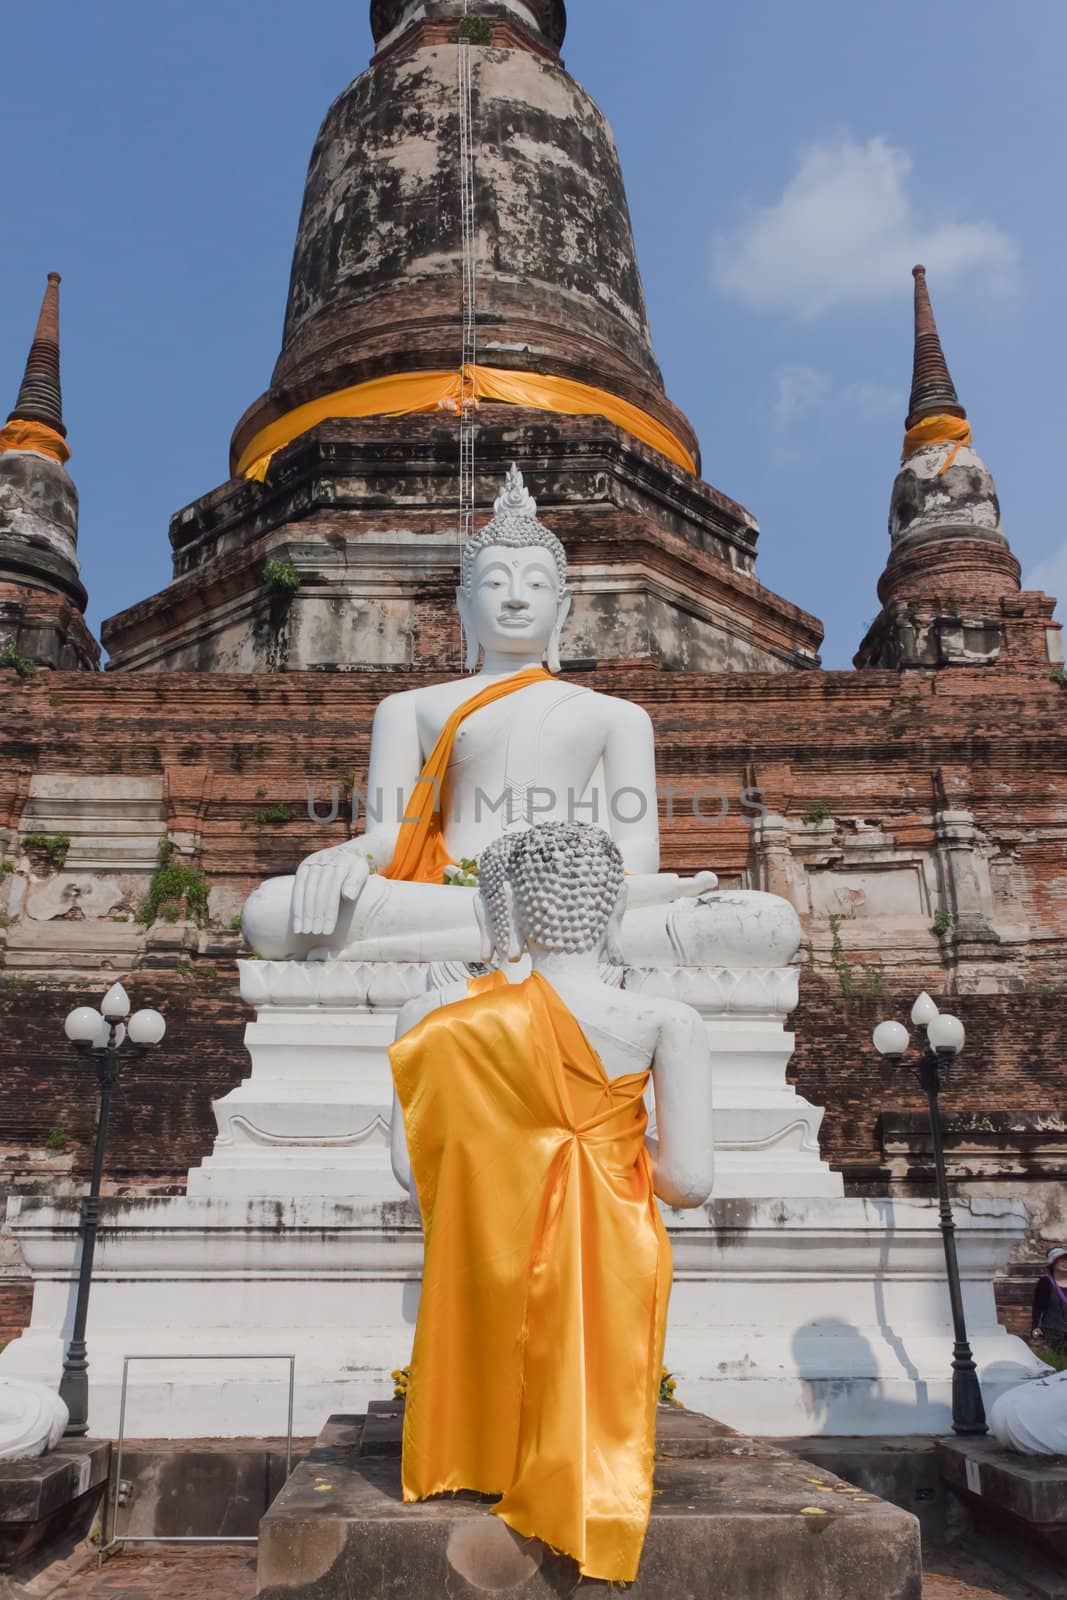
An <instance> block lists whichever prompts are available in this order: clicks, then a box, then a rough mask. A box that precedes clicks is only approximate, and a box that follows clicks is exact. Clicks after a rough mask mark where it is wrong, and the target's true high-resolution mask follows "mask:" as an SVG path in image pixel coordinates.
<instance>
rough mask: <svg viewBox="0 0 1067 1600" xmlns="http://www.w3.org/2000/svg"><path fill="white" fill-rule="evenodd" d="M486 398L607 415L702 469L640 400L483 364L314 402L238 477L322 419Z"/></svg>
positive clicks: (254, 452) (276, 429)
mask: <svg viewBox="0 0 1067 1600" xmlns="http://www.w3.org/2000/svg"><path fill="white" fill-rule="evenodd" d="M480 400H496V401H498V402H500V403H502V404H505V405H513V406H532V407H534V408H535V409H537V410H538V411H555V412H559V413H560V414H563V415H567V416H583V417H592V416H598V417H606V418H607V419H608V421H609V422H614V423H616V424H617V425H618V426H619V427H620V428H625V430H626V432H627V433H630V434H632V435H633V436H634V438H635V439H640V440H641V441H642V442H643V443H644V444H647V445H651V446H652V448H653V449H654V450H658V451H659V452H660V454H661V455H665V456H667V457H668V458H669V459H670V460H671V461H673V462H674V463H675V464H676V465H677V466H680V467H684V469H685V470H686V472H692V473H695V472H696V462H695V461H694V459H693V457H692V456H691V455H690V453H689V451H688V450H687V449H686V448H685V446H684V445H683V444H682V442H681V440H680V439H678V438H677V437H676V435H675V434H673V433H672V432H671V430H670V429H669V428H667V427H665V426H664V424H663V423H662V422H657V421H656V419H655V417H652V416H650V415H649V414H648V412H647V411H642V410H641V408H640V406H635V405H631V404H630V402H629V401H628V400H620V399H619V398H618V397H617V396H616V395H613V394H609V393H608V391H607V390H606V389H597V388H594V387H593V386H592V385H591V384H588V383H578V382H577V381H576V380H575V379H573V378H555V377H544V376H541V375H539V374H537V373H528V372H507V371H505V370H504V369H503V368H500V367H481V366H476V367H468V368H466V369H465V370H464V372H463V373H460V372H459V371H454V372H402V373H398V374H396V375H395V376H394V377H391V378H374V379H372V380H371V381H370V382H369V383H357V384H355V385H354V386H353V387H352V388H349V389H338V390H337V391H336V392H335V393H333V394H327V395H323V396H322V398H321V399H319V400H309V401H307V402H306V403H305V404H304V405H302V406H297V407H296V408H295V410H293V411H288V412H286V414H285V416H284V417H279V418H278V419H277V420H276V421H275V422H271V423H268V424H267V426H266V427H265V428H261V429H260V431H259V432H258V433H257V434H256V436H255V438H253V439H252V440H250V442H249V443H248V444H247V445H246V447H245V449H244V450H243V451H242V453H241V458H240V460H239V461H238V463H237V475H238V476H239V477H245V478H251V479H253V480H254V481H255V482H257V483H262V482H263V481H264V479H265V478H266V476H267V469H268V467H269V466H270V463H271V458H272V456H274V455H276V454H277V452H278V451H279V450H284V448H285V446H286V445H288V444H292V442H293V440H294V439H298V438H299V437H300V435H301V434H302V433H307V432H308V430H309V429H310V428H314V427H317V426H318V424H319V423H320V422H328V421H330V420H332V419H334V418H337V417H403V416H410V415H413V414H415V413H416V412H427V411H451V412H454V413H458V412H459V411H460V410H461V409H462V408H463V405H464V403H466V404H477V403H478V402H479V401H480Z"/></svg>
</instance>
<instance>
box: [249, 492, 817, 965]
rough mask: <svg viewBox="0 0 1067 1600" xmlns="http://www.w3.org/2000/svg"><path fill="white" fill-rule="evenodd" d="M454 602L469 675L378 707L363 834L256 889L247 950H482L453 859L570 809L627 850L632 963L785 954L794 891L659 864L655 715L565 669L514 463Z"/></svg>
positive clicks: (555, 574)
mask: <svg viewBox="0 0 1067 1600" xmlns="http://www.w3.org/2000/svg"><path fill="white" fill-rule="evenodd" d="M457 601H458V606H459V613H460V618H461V620H462V623H463V630H464V635H465V639H466V644H467V668H468V671H469V672H472V673H473V676H468V677H460V678H452V679H449V680H448V681H446V682H444V683H437V684H433V685H430V686H428V687H425V688H419V689H410V690H406V691H403V692H401V693H399V694H393V695H389V696H387V698H386V699H384V700H383V701H382V702H381V704H380V705H379V707H378V709H377V712H376V714H375V717H374V724H373V728H372V732H371V751H370V766H369V773H368V780H367V790H366V802H367V804H366V809H367V826H366V830H365V831H364V833H363V834H362V835H360V836H359V837H357V838H353V839H350V840H348V841H346V842H345V843H344V844H341V845H335V846H333V847H331V848H330V849H327V850H320V851H317V852H316V853H315V854H314V855H312V856H309V857H308V858H307V859H306V860H305V861H303V862H302V863H301V865H300V867H299V869H298V871H297V873H296V875H295V877H286V878H273V879H270V880H268V881H267V882H266V883H264V884H262V885H261V886H260V887H259V888H258V889H257V890H255V891H254V892H253V894H252V895H251V896H250V897H249V899H248V901H247V902H246V905H245V909H244V916H243V928H244V934H245V937H246V939H247V941H248V943H249V945H250V946H251V948H252V949H253V950H254V951H255V952H256V954H257V955H259V956H260V957H262V958H264V959H268V960H282V961H285V960H307V959H312V960H347V961H424V962H438V961H444V962H447V961H459V962H478V961H484V960H485V959H486V956H487V954H488V950H489V947H490V930H489V929H488V928H487V926H486V924H485V920H484V915H483V914H482V912H481V910H480V902H479V898H478V895H477V893H476V876H475V874H474V873H467V874H466V877H465V876H464V874H463V873H462V870H461V864H462V863H463V862H473V863H477V862H478V861H479V860H480V858H481V857H482V855H483V853H484V851H485V848H486V846H487V845H489V844H490V843H492V841H493V840H495V839H498V838H500V837H501V836H502V835H506V834H510V833H516V832H521V831H523V830H525V829H527V828H529V827H531V826H533V825H534V824H536V823H538V822H571V821H579V822H585V823H589V824H592V825H596V826H600V827H602V828H604V829H605V830H606V831H607V832H608V833H609V834H610V836H611V837H612V838H613V839H614V841H615V843H616V845H617V846H618V848H619V851H620V854H621V857H622V860H623V864H624V869H625V871H626V873H627V880H628V881H627V891H628V893H627V911H626V915H625V918H624V921H623V926H622V930H621V935H620V951H621V958H622V960H623V962H624V963H625V964H629V965H633V966H642V965H644V966H664V965H672V966H677V965H694V966H708V965H712V966H725V967H779V966H786V965H788V963H789V961H790V960H791V959H792V957H793V955H794V954H795V952H796V949H797V947H798V945H799V941H800V928H799V923H798V921H797V917H796V914H795V913H794V911H793V909H792V907H791V906H790V905H789V904H788V903H787V902H786V901H784V900H781V899H779V898H778V897H776V896H773V895H767V894H760V893H756V892H726V893H715V889H716V879H715V877H714V874H712V873H710V872H705V873H699V874H698V875H697V876H696V877H694V878H691V879H682V878H680V877H678V876H677V875H674V874H669V873H661V872H660V870H659V811H658V801H657V794H656V763H655V746H654V739H653V731H652V723H651V720H650V718H649V716H648V714H647V712H645V711H644V710H643V709H642V708H641V707H640V706H637V705H634V704H632V703H631V702H630V701H628V700H623V699H620V698H618V697H617V696H613V695H605V694H599V693H597V692H596V691H595V690H593V689H590V688H587V687H586V686H585V685H582V684H577V683H568V682H567V681H566V679H565V678H563V677H561V676H560V659H559V645H560V636H561V633H562V630H563V627H564V624H565V623H566V620H567V617H568V616H569V614H570V609H571V595H570V593H569V591H568V587H567V558H566V554H565V552H564V550H563V546H562V545H561V544H560V542H559V540H558V539H557V538H556V537H555V535H554V534H553V533H551V532H550V530H549V529H548V528H546V527H545V526H544V525H543V524H542V523H541V522H540V521H539V520H538V518H537V506H536V504H535V502H534V500H533V499H532V497H531V496H530V494H529V492H528V490H527V489H526V488H525V485H524V484H523V480H522V476H521V474H520V473H519V472H518V471H517V470H516V468H515V467H512V468H511V471H510V472H509V473H508V478H507V482H506V485H505V488H504V491H503V493H502V494H501V495H500V497H499V498H498V500H497V502H496V506H495V511H494V515H493V518H492V520H491V521H490V522H489V523H488V524H487V525H486V526H485V527H484V528H482V529H481V530H480V532H478V533H476V534H475V535H474V537H473V538H472V539H471V540H470V541H469V542H468V544H467V545H466V546H465V547H464V550H463V553H462V558H461V582H460V587H459V590H458V592H457Z"/></svg>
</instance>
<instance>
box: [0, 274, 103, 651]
mask: <svg viewBox="0 0 1067 1600" xmlns="http://www.w3.org/2000/svg"><path fill="white" fill-rule="evenodd" d="M59 283H60V279H59V273H58V272H50V273H49V274H48V286H47V288H46V289H45V294H44V301H43V303H42V306H41V313H40V316H39V317H38V319H37V329H36V332H35V333H34V337H33V343H32V345H31V346H30V353H29V357H28V359H27V362H26V370H25V372H24V374H23V378H22V383H21V385H20V387H19V394H18V399H17V400H16V402H15V408H14V410H13V411H12V412H11V413H10V415H9V417H8V419H7V423H6V425H5V426H4V427H3V428H2V429H0V649H3V648H7V649H9V650H10V651H11V652H12V655H13V658H14V659H16V660H18V661H20V662H24V663H28V664H30V665H32V666H36V667H53V668H56V667H58V668H63V669H66V670H69V669H72V668H73V669H82V670H86V671H91V670H93V669H94V668H95V667H96V666H97V665H98V663H99V660H100V647H99V645H98V644H97V643H96V640H95V639H94V638H93V636H92V634H91V633H90V632H89V629H88V628H87V627H86V624H85V618H84V611H85V605H86V598H87V597H86V593H85V589H84V588H83V586H82V582H81V578H80V576H79V571H80V568H79V565H78V491H77V490H76V489H75V487H74V484H73V482H72V481H71V478H70V474H69V473H68V472H67V469H66V463H67V461H68V460H69V458H70V449H69V447H68V446H67V443H66V439H67V430H66V427H65V425H64V422H63V394H62V390H61V387H60V381H59Z"/></svg>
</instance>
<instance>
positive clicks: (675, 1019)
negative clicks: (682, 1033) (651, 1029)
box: [615, 989, 703, 1028]
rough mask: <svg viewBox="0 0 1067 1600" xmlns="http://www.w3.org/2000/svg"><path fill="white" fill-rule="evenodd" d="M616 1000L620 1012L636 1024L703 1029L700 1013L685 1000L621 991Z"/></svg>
mask: <svg viewBox="0 0 1067 1600" xmlns="http://www.w3.org/2000/svg"><path fill="white" fill-rule="evenodd" d="M615 998H616V1000H617V1002H618V1005H619V1010H620V1012H621V1013H622V1014H624V1015H626V1016H631V1017H633V1019H634V1021H635V1022H640V1021H642V1020H643V1021H645V1022H655V1023H656V1024H657V1025H658V1026H660V1027H666V1026H672V1027H675V1028H678V1027H683V1026H684V1027H693V1026H696V1027H698V1028H699V1027H701V1026H702V1025H703V1024H702V1023H701V1018H700V1013H699V1011H697V1010H696V1009H695V1007H693V1006H691V1005H687V1003H686V1002H685V1001H684V1000H671V999H669V998H668V997H667V996H666V995H658V994H646V993H645V992H644V991H643V990H640V989H637V990H634V989H619V990H617V991H616V994H615Z"/></svg>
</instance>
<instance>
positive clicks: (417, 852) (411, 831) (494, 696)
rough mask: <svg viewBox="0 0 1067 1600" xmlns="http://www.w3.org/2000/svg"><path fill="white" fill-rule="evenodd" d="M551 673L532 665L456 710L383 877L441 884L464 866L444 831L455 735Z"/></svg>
mask: <svg viewBox="0 0 1067 1600" xmlns="http://www.w3.org/2000/svg"><path fill="white" fill-rule="evenodd" d="M551 682H552V674H551V672H549V671H548V669H547V668H546V667H527V668H526V670H525V672H517V673H516V674H515V675H514V677H512V678H501V679H499V680H498V681H497V682H496V683H490V684H487V685H486V687H485V688H484V689H479V690H478V692H477V694H473V695H471V697H470V699H469V700H464V702H463V704H462V705H461V706H457V707H456V709H455V711H453V713H452V715H451V716H450V717H449V718H448V720H447V722H446V723H445V725H444V727H443V728H442V729H441V732H440V734H439V736H438V739H437V743H436V744H435V745H434V747H433V749H432V750H431V751H430V754H429V756H428V757H427V760H426V764H425V766H424V767H423V769H422V771H421V773H420V774H419V779H418V782H417V783H416V785H415V788H414V790H413V791H412V793H411V794H410V795H409V796H408V800H407V804H406V805H405V807H404V820H403V821H402V822H401V824H400V833H399V836H398V838H397V841H396V847H395V848H394V850H393V859H392V860H391V861H390V863H389V865H388V866H387V867H385V868H384V869H383V870H382V874H381V876H382V877H383V878H393V879H397V880H400V881H401V882H403V883H440V884H443V883H444V881H445V868H446V867H455V866H458V865H459V863H458V862H456V861H453V860H452V857H451V856H450V855H449V853H448V850H447V849H446V847H445V836H444V832H443V830H442V828H441V812H440V810H439V809H438V808H439V805H440V802H441V788H442V785H443V783H444V781H445V778H446V776H447V774H448V764H449V762H450V761H451V760H452V747H453V746H454V744H455V742H456V734H457V733H458V732H459V730H460V728H461V727H462V725H463V723H464V722H466V720H467V718H468V717H471V716H473V715H474V713H475V712H476V711H481V710H482V708H483V706H491V705H495V704H496V702H497V701H498V700H504V699H506V698H507V696H508V695H509V694H518V692H519V690H520V689H527V688H529V686H530V685H531V684H532V683H551Z"/></svg>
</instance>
